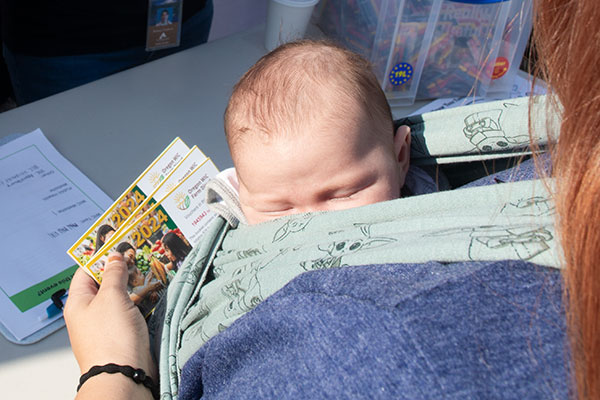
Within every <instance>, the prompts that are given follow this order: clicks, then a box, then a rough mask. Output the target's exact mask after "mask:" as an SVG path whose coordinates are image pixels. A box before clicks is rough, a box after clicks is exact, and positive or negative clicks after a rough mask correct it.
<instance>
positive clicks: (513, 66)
mask: <svg viewBox="0 0 600 400" xmlns="http://www.w3.org/2000/svg"><path fill="white" fill-rule="evenodd" d="M532 15H533V2H532V1H514V0H513V1H512V3H511V7H510V11H509V12H508V18H507V21H506V26H505V28H504V33H503V35H502V41H501V42H500V49H499V51H498V56H497V58H496V63H495V65H494V70H493V72H492V82H491V83H490V87H489V89H488V92H487V95H488V96H495V97H501V96H503V95H508V94H509V93H510V91H511V89H512V86H513V83H514V80H515V76H516V74H517V71H518V70H519V65H520V64H521V60H522V59H523V53H524V52H525V48H526V47H527V42H528V41H529V35H530V34H531V26H532V24H533V17H532Z"/></svg>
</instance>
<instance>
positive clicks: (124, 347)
mask: <svg viewBox="0 0 600 400" xmlns="http://www.w3.org/2000/svg"><path fill="white" fill-rule="evenodd" d="M64 316H65V321H66V324H67V330H68V331H69V339H70V341H71V347H72V348H73V353H74V354H75V358H76V359H77V362H78V364H79V368H80V369H81V372H82V373H85V372H87V371H88V370H89V369H90V368H91V367H92V366H94V365H104V364H108V363H116V364H122V365H130V366H132V367H134V368H142V369H143V370H144V371H145V372H146V374H148V375H150V376H151V377H152V378H153V379H154V381H155V382H156V381H157V378H158V375H157V372H156V366H155V365H154V362H153V361H152V356H151V355H150V341H149V338H148V328H147V326H146V322H145V321H144V318H143V317H142V314H141V313H140V311H139V310H138V308H137V307H136V306H135V305H134V304H133V302H132V301H131V299H130V298H129V295H128V294H127V265H126V264H125V262H124V261H123V257H122V256H121V254H119V253H111V254H110V255H109V257H108V261H107V263H106V266H105V270H104V275H103V276H102V285H100V288H98V286H97V285H96V283H95V282H94V280H93V279H92V278H91V277H89V276H88V275H87V274H86V273H85V271H82V270H81V269H78V270H77V272H76V273H75V275H74V276H73V280H72V282H71V287H70V289H69V297H68V300H67V304H66V305H65V310H64ZM102 375H106V374H102ZM86 385H87V383H86ZM86 385H84V387H85V386H86Z"/></svg>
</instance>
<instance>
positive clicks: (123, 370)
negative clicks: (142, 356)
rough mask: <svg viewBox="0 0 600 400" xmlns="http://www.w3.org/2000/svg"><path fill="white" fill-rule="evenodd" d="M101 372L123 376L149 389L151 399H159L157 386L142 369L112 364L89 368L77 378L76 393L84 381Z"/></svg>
mask: <svg viewBox="0 0 600 400" xmlns="http://www.w3.org/2000/svg"><path fill="white" fill-rule="evenodd" d="M103 372H106V373H107V374H116V373H120V374H123V375H125V376H126V377H128V378H131V379H133V381H134V382H135V383H138V384H140V383H141V384H142V385H144V386H146V387H147V388H148V389H150V392H152V397H154V398H155V399H158V397H159V391H158V386H157V385H155V384H154V381H153V380H152V378H150V377H149V376H148V375H146V372H144V370H143V369H141V368H133V367H131V366H129V365H119V364H113V363H110V364H106V365H94V366H93V367H92V368H90V370H89V371H88V372H86V373H85V374H83V375H81V378H79V385H78V386H77V391H79V389H80V388H81V385H83V384H84V383H85V381H87V380H88V379H90V378H91V377H92V376H96V375H98V374H101V373H103Z"/></svg>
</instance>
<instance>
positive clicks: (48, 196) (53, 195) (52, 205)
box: [0, 129, 112, 340]
mask: <svg viewBox="0 0 600 400" xmlns="http://www.w3.org/2000/svg"><path fill="white" fill-rule="evenodd" d="M0 199H1V201H0V221H1V222H0V223H1V224H2V225H3V227H4V229H3V231H4V232H5V234H4V235H3V238H2V239H1V240H0V254H2V261H1V262H0V321H1V322H2V324H3V325H4V326H5V327H6V328H7V329H8V330H9V331H10V332H11V333H12V334H13V335H14V336H15V337H16V338H17V339H19V340H21V339H23V338H25V337H27V336H29V335H31V334H32V333H34V332H36V331H37V330H39V329H41V328H43V327H44V326H46V325H48V324H49V323H50V322H52V321H53V320H55V319H57V318H60V315H59V316H57V317H55V318H53V319H46V320H43V321H39V317H41V316H43V315H45V313H46V307H48V306H49V305H50V304H51V301H50V300H49V298H50V296H51V295H52V294H53V293H55V292H56V291H57V290H59V289H60V288H63V287H68V285H69V283H70V280H71V276H72V274H73V273H74V272H75V269H76V266H75V263H74V262H73V260H71V259H70V258H69V256H68V255H67V254H66V250H67V249H68V248H69V246H70V245H71V244H72V243H73V242H74V241H75V240H77V238H78V237H79V236H81V234H82V233H83V232H84V231H85V230H86V228H87V227H88V226H89V225H90V224H91V223H93V222H94V221H95V220H96V219H97V218H98V217H99V216H100V215H102V213H103V211H104V210H105V209H106V208H107V207H108V206H109V205H110V204H111V203H112V200H111V199H110V198H109V197H108V196H107V195H106V194H105V193H104V192H102V191H101V190H100V189H99V188H98V187H97V186H96V185H94V184H93V183H92V182H91V181H90V180H89V179H88V178H87V177H86V176H85V175H83V174H82V173H81V172H80V171H79V170H78V169H77V168H75V166H73V165H72V164H71V163H70V162H69V161H67V160H66V159H65V158H64V157H62V156H61V155H60V154H59V153H58V152H57V151H56V149H55V148H54V147H53V146H52V145H51V144H50V142H49V141H48V140H47V139H46V138H45V136H44V134H43V133H42V131H41V130H39V129H38V130H36V131H34V132H32V133H29V134H27V135H24V136H22V137H20V138H18V139H15V140H13V141H11V142H9V143H7V144H5V145H3V146H1V147H0Z"/></svg>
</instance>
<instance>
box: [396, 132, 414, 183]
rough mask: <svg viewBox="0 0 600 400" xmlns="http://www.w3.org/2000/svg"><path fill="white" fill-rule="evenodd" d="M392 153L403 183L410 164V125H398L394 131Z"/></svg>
mask: <svg viewBox="0 0 600 400" xmlns="http://www.w3.org/2000/svg"><path fill="white" fill-rule="evenodd" d="M394 154H396V161H397V162H398V168H399V170H400V178H401V181H402V182H401V183H402V184H404V177H405V176H406V173H407V172H408V167H409V165H410V127H409V126H407V125H402V126H400V127H399V128H398V130H397V131H396V135H395V136H394Z"/></svg>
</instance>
